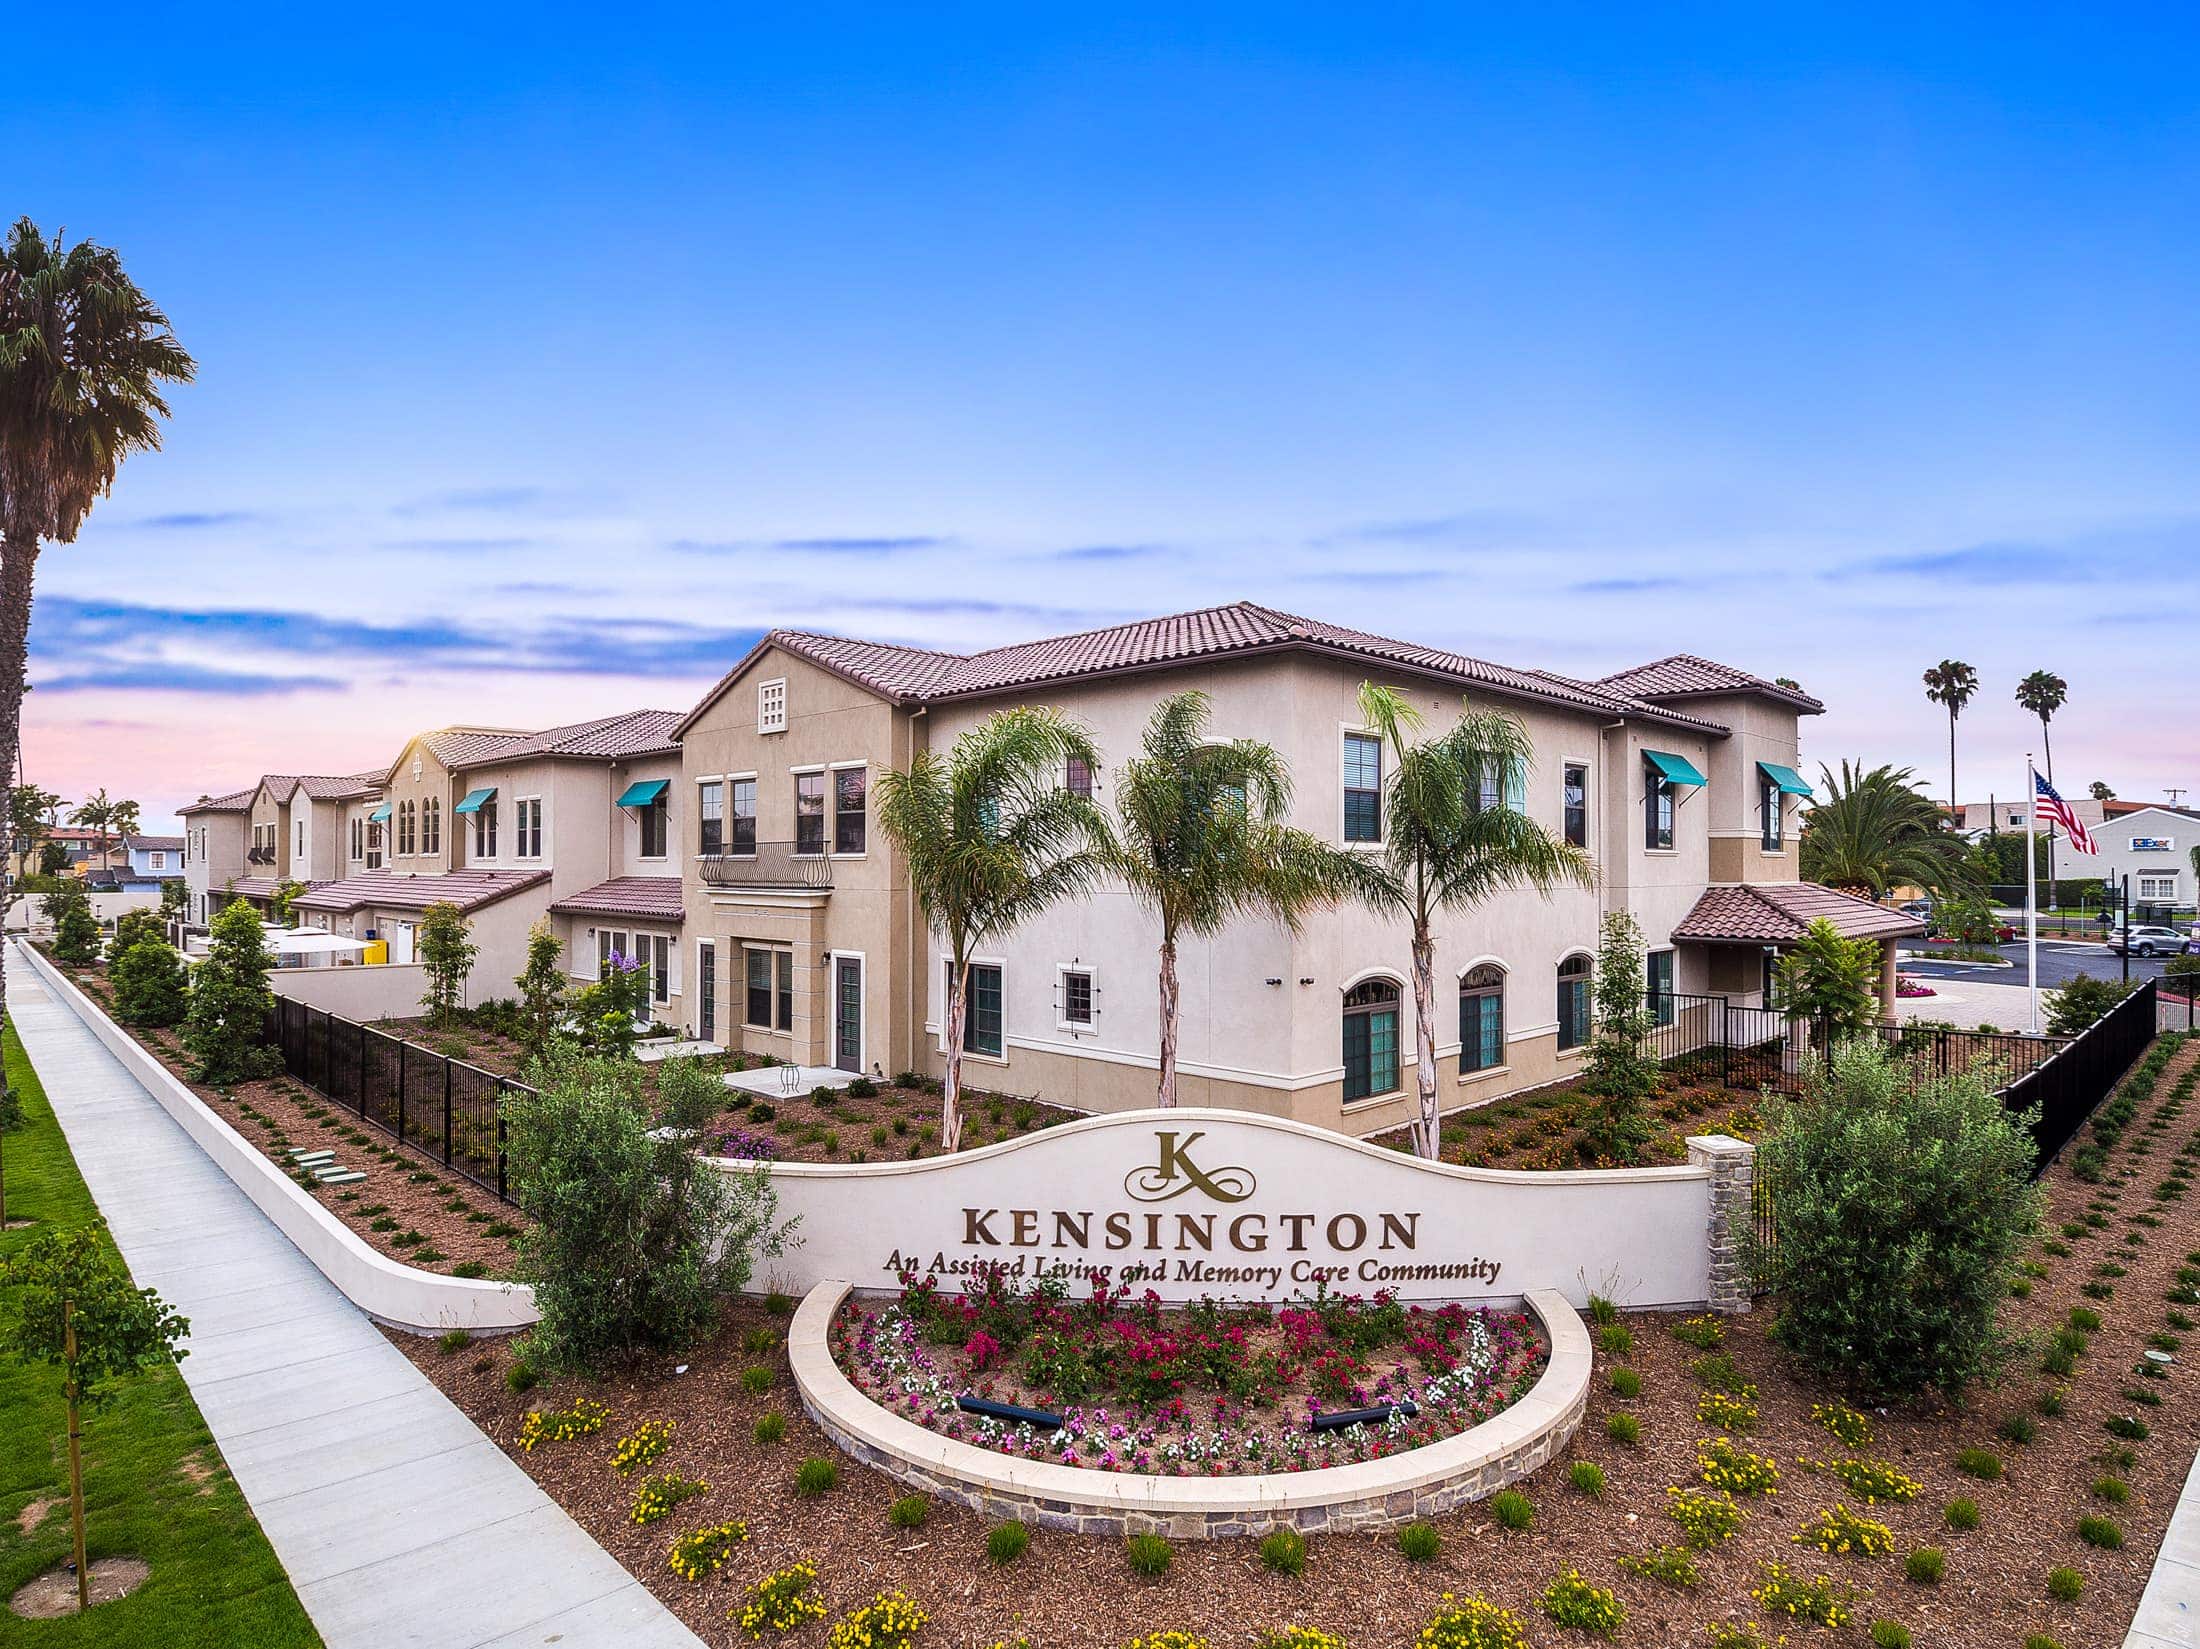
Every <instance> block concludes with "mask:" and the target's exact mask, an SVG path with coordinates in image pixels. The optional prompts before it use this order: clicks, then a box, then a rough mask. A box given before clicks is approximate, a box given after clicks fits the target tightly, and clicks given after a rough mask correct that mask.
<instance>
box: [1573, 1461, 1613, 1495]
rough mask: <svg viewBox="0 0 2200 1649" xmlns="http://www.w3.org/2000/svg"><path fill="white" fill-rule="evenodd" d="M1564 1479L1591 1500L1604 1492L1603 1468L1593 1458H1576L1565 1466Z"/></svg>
mask: <svg viewBox="0 0 2200 1649" xmlns="http://www.w3.org/2000/svg"><path fill="white" fill-rule="evenodd" d="M1566 1481H1567V1482H1569V1483H1571V1484H1572V1485H1573V1486H1574V1487H1575V1489H1577V1490H1578V1491H1580V1492H1581V1493H1582V1494H1585V1495H1587V1496H1588V1497H1589V1498H1590V1499H1591V1500H1595V1499H1598V1498H1600V1497H1601V1496H1602V1495H1603V1493H1604V1468H1603V1467H1602V1466H1600V1465H1598V1464H1597V1463H1596V1462H1595V1461H1594V1460H1576V1461H1575V1462H1574V1463H1573V1464H1572V1465H1570V1466H1568V1467H1567V1468H1566Z"/></svg>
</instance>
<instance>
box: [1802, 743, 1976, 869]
mask: <svg viewBox="0 0 2200 1649" xmlns="http://www.w3.org/2000/svg"><path fill="white" fill-rule="evenodd" d="M1818 771H1819V787H1818V788H1819V792H1820V793H1821V794H1822V795H1824V797H1825V800H1823V801H1818V800H1816V799H1813V800H1812V801H1811V802H1810V803H1808V804H1807V805H1806V806H1805V808H1804V810H1803V842H1802V849H1801V859H1800V863H1801V868H1802V873H1803V877H1804V879H1805V880H1806V881H1812V882H1819V883H1822V884H1823V885H1825V886H1827V887H1833V888H1840V889H1842V890H1843V891H1845V892H1850V893H1859V894H1862V895H1864V896H1865V897H1867V898H1873V899H1876V898H1879V897H1880V896H1881V895H1883V894H1885V893H1887V892H1888V891H1890V890H1891V889H1894V888H1898V887H1919V888H1929V889H1931V890H1933V891H1935V892H1943V893H1945V892H1949V891H1954V890H1958V889H1959V888H1961V887H1962V886H1964V885H1965V877H1964V872H1963V856H1962V851H1961V847H1962V844H1961V842H1960V841H1959V840H1958V838H1956V837H1955V836H1953V835H1951V834H1950V833H1949V832H1948V831H1947V830H1946V829H1944V828H1943V827H1942V823H1941V817H1940V812H1939V809H1938V808H1936V807H1935V806H1934V805H1933V802H1932V800H1931V798H1930V797H1928V796H1927V795H1926V794H1925V793H1924V792H1923V791H1922V790H1921V789H1919V788H1918V786H1917V778H1916V775H1915V774H1914V773H1913V772H1912V770H1911V769H1909V768H1907V767H1903V768H1896V767H1891V766H1885V765H1882V766H1879V767H1874V768H1872V769H1870V770H1869V771H1867V770H1866V769H1865V768H1864V766H1863V764H1862V763H1860V762H1850V761H1846V760H1844V761H1843V762H1842V763H1841V771H1840V774H1839V775H1838V776H1836V775H1835V774H1834V772H1833V771H1832V770H1831V769H1830V768H1828V767H1826V766H1824V765H1823V764H1820V767H1819V770H1818Z"/></svg>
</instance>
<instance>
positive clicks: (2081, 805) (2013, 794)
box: [1942, 773, 2121, 876]
mask: <svg viewBox="0 0 2200 1649" xmlns="http://www.w3.org/2000/svg"><path fill="white" fill-rule="evenodd" d="M2023 780H2024V776H2023V775H2022V774H2021V773H2020V774H2019V775H2017V781H2018V782H2017V783H2016V784H2014V785H2011V786H2010V787H2009V794H2008V795H2006V796H1996V797H1995V798H1994V799H1993V800H1992V801H1986V802H1965V803H1964V804H1963V819H1962V822H1961V823H1960V824H1959V825H1958V826H1957V827H1956V828H1957V829H1958V831H1960V832H1961V833H1962V834H1963V835H1965V836H1969V837H1972V838H1974V839H1976V838H1978V837H1980V836H1994V835H2004V836H2005V835H2008V834H2009V833H2010V832H2012V831H2014V832H2015V833H2016V834H2017V835H2019V836H2021V835H2023V834H2024V783H2023ZM2055 788H2056V789H2057V790H2058V791H2062V786H2060V785H2057V786H2056V787H2055ZM2062 794H2063V800H2065V801H2067V802H2068V803H2069V804H2070V811H2071V812H2072V813H2075V814H2076V815H2077V816H2078V822H2079V823H2080V824H2082V825H2084V826H2085V827H2086V829H2088V830H2092V829H2093V828H2094V827H2095V826H2096V825H2098V824H2099V823H2100V822H2101V821H2102V820H2103V819H2104V818H2106V817H2107V816H2108V815H2109V814H2110V813H2112V812H2115V811H2117V810H2118V809H2119V807H2120V805H2121V804H2119V803H2116V802H2107V803H2102V802H2097V801H2095V800H2094V799H2093V798H2092V797H2091V796H2088V795H2085V794H2083V793H2082V792H2081V793H2080V794H2078V795H2075V796H2073V795H2071V794H2070V793H2069V792H2068V791H2062ZM1942 811H1943V812H1946V811H1947V810H1946V809H1945V808H1943V809H1942ZM2046 828H2047V827H2046V825H2044V824H2043V825H2041V826H2040V829H2041V831H2042V832H2044V831H2045V830H2046ZM2057 870H2058V874H2060V875H2063V876H2082V875H2084V874H2085V872H2084V871H2082V870H2073V869H2070V868H2068V867H2066V866H2058V867H2057Z"/></svg>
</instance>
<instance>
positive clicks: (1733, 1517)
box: [1665, 1488, 1746, 1552]
mask: <svg viewBox="0 0 2200 1649" xmlns="http://www.w3.org/2000/svg"><path fill="white" fill-rule="evenodd" d="M1665 1511H1666V1515H1667V1516H1668V1517H1670V1518H1672V1520H1673V1521H1674V1522H1675V1523H1678V1524H1679V1525H1680V1526H1681V1538H1682V1539H1683V1540H1685V1541H1686V1542H1687V1543H1688V1544H1689V1545H1691V1546H1693V1547H1695V1548H1696V1550H1697V1551H1699V1552H1701V1551H1708V1550H1709V1549H1710V1548H1712V1547H1713V1546H1716V1545H1718V1544H1719V1543H1720V1542H1721V1541H1724V1540H1731V1539H1733V1538H1734V1536H1735V1535H1736V1534H1737V1533H1739V1532H1740V1530H1741V1527H1742V1524H1743V1522H1744V1520H1745V1518H1746V1514H1745V1513H1744V1512H1743V1511H1742V1508H1741V1507H1739V1506H1737V1505H1735V1504H1734V1501H1733V1498H1732V1497H1731V1496H1729V1495H1724V1494H1701V1493H1699V1492H1697V1491H1696V1490H1694V1489H1678V1488H1669V1489H1667V1490H1666V1491H1665Z"/></svg>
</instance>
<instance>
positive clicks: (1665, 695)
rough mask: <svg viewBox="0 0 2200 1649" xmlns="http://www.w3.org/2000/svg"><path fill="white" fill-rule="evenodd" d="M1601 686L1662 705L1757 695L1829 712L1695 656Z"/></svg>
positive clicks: (1797, 692) (1793, 691) (1646, 667)
mask: <svg viewBox="0 0 2200 1649" xmlns="http://www.w3.org/2000/svg"><path fill="white" fill-rule="evenodd" d="M1597 685H1598V686H1599V687H1602V688H1604V689H1605V690H1606V691H1608V692H1614V693H1626V694H1630V695H1632V696H1633V697H1635V698H1639V699H1651V700H1659V701H1662V700H1665V699H1686V698H1697V697H1701V696H1703V695H1705V694H1712V693H1757V694H1761V695H1763V696H1764V697H1766V698H1773V699H1778V700H1779V701H1780V702H1781V703H1782V704H1792V705H1794V706H1795V707H1796V708H1797V709H1798V710H1803V711H1807V712H1808V713H1810V714H1811V715H1817V714H1819V713H1820V712H1822V711H1823V710H1824V709H1825V708H1826V707H1825V706H1824V705H1823V704H1821V703H1819V702H1818V700H1816V699H1814V698H1812V697H1811V696H1810V695H1809V694H1808V693H1806V692H1803V691H1802V690H1801V689H1800V688H1794V687H1782V686H1781V685H1780V684H1779V683H1778V682H1774V681H1767V680H1765V679H1764V677H1762V676H1753V675H1751V674H1750V673H1749V672H1748V671H1747V670H1737V669H1735V668H1734V667H1733V666H1732V665H1731V664H1721V663H1719V662H1718V660H1716V659H1708V658H1698V657H1697V656H1696V655H1695V654H1694V653H1673V654H1670V655H1669V656H1667V657H1665V658H1661V659H1656V660H1653V661H1652V662H1651V663H1649V664H1638V665H1636V666H1635V667H1634V668H1633V669H1632V670H1621V671H1619V672H1618V673H1617V674H1614V675H1609V676H1604V677H1602V678H1600V679H1599V680H1598V682H1597Z"/></svg>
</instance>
